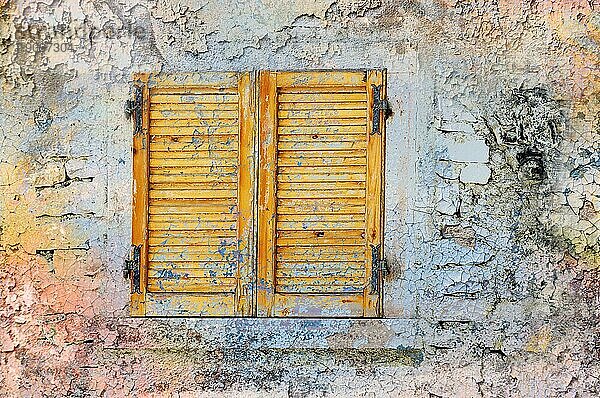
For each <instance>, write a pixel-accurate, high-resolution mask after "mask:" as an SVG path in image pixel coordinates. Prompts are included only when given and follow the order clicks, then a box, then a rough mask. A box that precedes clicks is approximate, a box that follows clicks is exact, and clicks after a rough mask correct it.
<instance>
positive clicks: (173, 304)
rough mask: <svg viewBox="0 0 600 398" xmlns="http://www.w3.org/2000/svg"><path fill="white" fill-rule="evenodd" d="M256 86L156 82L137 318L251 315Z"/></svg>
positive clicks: (206, 80)
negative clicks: (141, 296) (141, 299)
mask: <svg viewBox="0 0 600 398" xmlns="http://www.w3.org/2000/svg"><path fill="white" fill-rule="evenodd" d="M253 81H254V78H253V75H252V74H250V73H242V74H238V73H202V74H195V73H191V74H176V75H164V74H157V75H149V76H148V84H147V87H148V88H147V91H148V94H147V104H148V105H147V108H146V109H147V117H146V120H147V124H148V128H147V137H148V138H147V141H148V142H147V148H146V149H147V151H146V152H147V168H146V169H145V170H138V174H139V175H140V176H141V175H143V174H144V173H146V176H147V195H148V196H147V228H146V230H145V231H144V232H145V234H146V238H147V239H146V240H145V242H144V247H145V248H146V250H145V251H144V252H143V253H142V265H143V266H142V268H143V271H144V272H142V274H143V275H144V277H143V284H144V291H145V311H144V313H135V314H134V315H144V314H145V315H155V316H163V315H188V316H243V315H251V314H252V297H251V296H252V279H253V277H252V267H251V264H252V255H251V254H252V250H251V245H252V242H251V237H252V234H253V232H252V230H253V207H252V203H253V197H254V184H253V183H252V181H253V180H254V172H253V170H254V167H253V165H254V162H253V151H254V112H253V106H252V102H253V101H254V98H253V96H254V88H253V87H254V84H253ZM134 167H137V168H144V167H145V165H144V163H143V162H137V163H136V164H135V165H134ZM140 178H141V177H140ZM135 222H136V220H134V223H135ZM134 228H135V227H134ZM138 228H139V226H138Z"/></svg>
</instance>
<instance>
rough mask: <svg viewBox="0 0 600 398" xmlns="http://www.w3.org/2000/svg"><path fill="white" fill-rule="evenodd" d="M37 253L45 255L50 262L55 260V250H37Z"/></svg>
mask: <svg viewBox="0 0 600 398" xmlns="http://www.w3.org/2000/svg"><path fill="white" fill-rule="evenodd" d="M35 254H37V255H38V256H42V257H44V258H45V259H46V261H48V262H49V263H52V262H53V261H54V250H36V251H35Z"/></svg>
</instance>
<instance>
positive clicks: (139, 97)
mask: <svg viewBox="0 0 600 398" xmlns="http://www.w3.org/2000/svg"><path fill="white" fill-rule="evenodd" d="M143 101H144V96H143V92H142V87H141V86H134V87H133V99H128V100H127V101H125V115H126V116H127V117H128V118H132V117H133V121H134V130H133V133H134V134H140V133H141V132H142V103H143Z"/></svg>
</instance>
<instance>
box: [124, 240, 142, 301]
mask: <svg viewBox="0 0 600 398" xmlns="http://www.w3.org/2000/svg"><path fill="white" fill-rule="evenodd" d="M141 256H142V245H137V246H136V245H131V249H130V250H129V258H128V259H127V260H125V264H124V265H123V277H124V278H125V279H128V278H131V283H132V293H141V292H142V291H141V286H140V259H141Z"/></svg>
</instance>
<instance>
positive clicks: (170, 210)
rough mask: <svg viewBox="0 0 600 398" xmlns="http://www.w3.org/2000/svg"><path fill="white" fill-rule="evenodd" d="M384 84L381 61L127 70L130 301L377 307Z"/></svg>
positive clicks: (284, 310)
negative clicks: (375, 66) (360, 67)
mask: <svg viewBox="0 0 600 398" xmlns="http://www.w3.org/2000/svg"><path fill="white" fill-rule="evenodd" d="M385 90H386V82H385V72H384V71H313V72H269V71H264V72H260V73H259V74H255V73H210V74H207V73H202V74H180V75H151V74H140V75H138V76H137V78H136V90H135V92H136V93H137V94H136V96H137V98H138V101H137V102H135V103H134V104H133V105H132V108H133V109H134V114H135V115H136V116H135V117H134V127H135V134H134V184H135V185H134V212H133V245H134V246H133V251H132V260H133V261H130V262H129V269H128V273H129V275H130V276H131V279H132V292H133V293H132V311H131V312H132V314H133V315H138V316H143V315H193V316H253V315H257V316H263V317H264V316H274V317H281V316H293V317H376V316H381V315H382V313H383V308H382V304H381V293H382V283H383V281H382V275H381V274H382V272H381V265H382V262H381V261H380V258H381V254H382V247H381V244H382V224H383V223H382V218H383V215H382V214H383V212H382V205H383V201H382V197H383V192H382V188H383V153H384V150H383V149H384V148H383V146H384V142H385V123H384V115H383V111H384V107H383V106H382V105H383V104H384V103H385V102H384V101H382V100H383V99H384V98H385V95H386V92H385ZM136 104H137V107H136ZM138 126H140V127H141V128H140V127H138ZM256 136H258V140H257V142H255V137H256ZM255 163H258V164H259V170H258V175H256V173H255ZM255 181H256V182H257V184H256V186H257V189H255ZM255 209H257V210H258V211H256V212H255ZM255 236H256V237H257V238H256V239H255V238H254V237H255ZM136 250H137V252H136ZM136 260H137V261H136ZM137 272H139V275H138V274H137Z"/></svg>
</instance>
